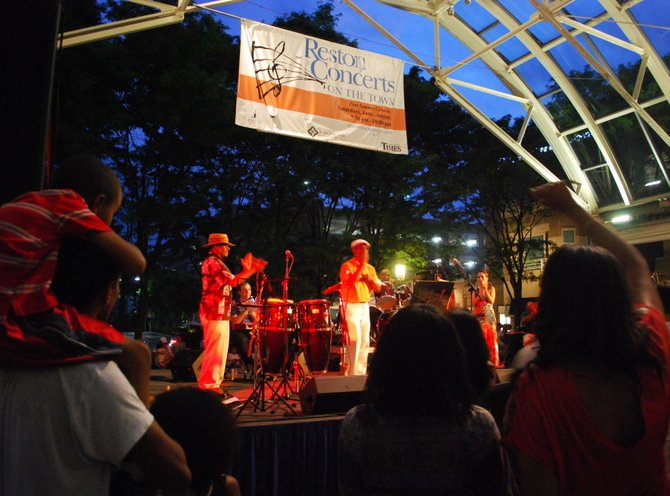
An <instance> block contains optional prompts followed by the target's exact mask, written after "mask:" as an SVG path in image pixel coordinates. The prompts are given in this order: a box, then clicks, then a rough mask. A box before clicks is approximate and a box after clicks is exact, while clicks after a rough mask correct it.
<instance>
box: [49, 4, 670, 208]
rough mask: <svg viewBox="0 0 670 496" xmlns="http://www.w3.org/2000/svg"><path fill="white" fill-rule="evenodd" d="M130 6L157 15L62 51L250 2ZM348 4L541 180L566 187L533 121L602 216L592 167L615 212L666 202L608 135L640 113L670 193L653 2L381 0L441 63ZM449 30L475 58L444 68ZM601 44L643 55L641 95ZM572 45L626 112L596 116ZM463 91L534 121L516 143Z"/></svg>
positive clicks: (110, 27)
mask: <svg viewBox="0 0 670 496" xmlns="http://www.w3.org/2000/svg"><path fill="white" fill-rule="evenodd" d="M125 1H128V2H130V3H134V4H139V5H144V6H147V7H150V8H154V9H156V12H155V13H152V14H148V15H143V16H139V17H135V18H131V19H126V20H122V21H117V22H111V23H104V24H100V25H98V26H92V27H89V28H84V29H79V30H76V31H71V32H67V33H64V34H63V35H62V39H61V43H62V45H61V46H62V47H63V48H68V47H72V46H76V45H80V44H83V43H90V42H93V41H97V40H102V39H106V38H110V37H113V36H119V35H125V34H129V33H134V32H137V31H142V30H147V29H153V28H157V27H162V26H166V25H169V24H175V23H179V22H181V21H183V19H184V16H185V15H186V14H187V13H189V12H194V11H196V10H214V8H215V7H221V6H225V5H228V4H232V3H238V2H240V1H243V0H213V1H209V2H205V3H202V4H191V3H190V1H189V0H177V5H176V6H175V5H169V4H166V3H163V2H159V1H154V0H125ZM342 1H343V2H344V3H345V4H347V5H348V6H349V7H350V8H351V9H352V10H353V11H354V12H356V13H357V14H358V15H360V16H361V17H362V18H363V19H365V20H366V21H367V22H368V23H369V24H370V25H372V26H373V27H374V28H375V29H376V30H377V31H378V32H379V33H380V34H381V35H382V36H383V37H385V38H386V39H388V40H389V41H391V42H392V43H393V44H394V45H395V46H396V47H397V48H398V49H399V50H401V51H402V52H403V53H404V54H405V55H406V56H407V57H408V58H409V59H410V60H411V61H412V62H413V63H415V64H417V65H419V66H421V67H422V68H424V69H425V70H426V71H427V72H428V73H429V74H430V75H431V76H432V77H434V78H435V82H436V85H437V86H438V87H439V88H440V90H442V91H443V92H444V93H445V94H446V95H447V96H449V97H450V98H451V99H452V100H454V101H455V102H456V103H458V104H459V105H460V106H462V107H463V108H464V109H465V110H466V111H467V112H468V113H470V114H471V115H472V116H473V117H474V118H475V119H476V120H477V121H478V122H479V123H480V124H481V125H483V126H484V127H485V128H487V129H488V130H489V131H490V132H492V133H493V134H494V135H495V136H496V137H497V138H498V139H499V140H500V141H501V142H502V143H504V144H505V145H506V146H507V147H509V148H510V149H511V150H512V151H513V152H514V153H516V154H517V155H518V156H519V157H520V158H521V159H522V160H524V161H525V162H526V163H527V164H528V165H529V166H530V167H532V168H533V169H534V170H535V171H536V172H537V173H538V174H540V175H541V176H542V177H543V178H544V179H546V180H548V181H556V180H558V177H557V176H556V175H555V174H554V173H553V172H551V171H550V170H549V169H548V168H547V167H546V166H545V165H544V164H543V163H542V162H541V161H540V160H538V159H537V158H536V157H535V156H534V155H533V153H531V151H530V150H528V149H527V148H526V147H525V146H524V143H523V139H524V136H525V133H526V130H527V128H528V125H529V124H530V122H531V121H532V122H534V124H535V125H536V126H537V128H538V129H539V131H540V132H541V133H542V134H543V136H544V138H545V139H546V141H547V144H548V145H549V146H550V147H551V149H552V150H553V152H554V153H555V154H556V157H557V159H558V161H559V162H560V164H561V166H562V167H563V170H564V171H565V173H566V175H567V177H568V178H569V179H570V180H572V181H574V182H575V183H578V184H580V185H581V187H580V188H579V189H578V191H577V195H578V197H579V199H580V200H581V201H582V203H583V204H584V206H586V207H587V208H589V209H590V210H591V211H592V212H596V211H598V208H599V205H598V195H597V193H596V192H595V190H594V188H593V186H592V184H591V182H590V180H589V178H588V177H587V174H586V172H587V171H589V170H592V169H599V168H600V169H607V170H608V171H609V173H610V174H611V177H612V179H613V181H614V184H615V188H616V191H617V192H618V195H619V196H620V198H621V201H620V202H615V205H610V206H608V207H607V208H606V209H607V210H609V209H612V208H617V207H621V206H628V205H642V204H646V203H650V202H652V201H656V200H657V199H658V195H656V196H649V197H645V198H634V197H633V194H632V193H631V190H630V187H629V184H628V183H627V181H626V178H625V176H624V173H623V172H622V167H621V163H620V159H619V158H618V157H617V156H616V153H615V151H614V149H613V147H612V143H611V139H612V137H611V136H608V135H607V134H606V133H605V131H604V130H603V128H602V127H601V125H602V124H603V123H605V122H609V121H612V120H614V119H617V118H619V117H621V116H624V115H628V114H631V113H634V114H635V116H636V119H637V121H638V123H639V124H640V127H641V129H642V131H643V134H644V138H645V140H646V142H647V144H648V145H649V147H650V148H651V152H652V154H653V157H654V158H655V161H656V163H657V165H658V167H659V169H660V172H659V177H661V180H662V181H663V182H664V183H666V184H667V186H668V187H670V178H668V174H667V171H666V169H665V166H664V164H663V162H662V160H661V153H660V151H659V150H658V146H657V145H656V144H655V143H654V140H653V139H652V133H653V134H655V135H657V136H658V138H660V139H661V140H662V142H663V143H665V144H666V145H668V146H669V147H670V135H668V133H667V132H666V131H665V130H664V129H663V127H662V126H661V125H659V124H658V122H657V121H656V120H655V119H654V118H653V116H652V115H650V114H649V112H648V111H647V109H648V108H649V107H651V106H653V105H657V104H661V103H663V102H669V101H670V71H669V70H668V67H667V65H666V64H665V62H664V61H663V59H662V58H661V56H660V54H659V53H658V51H657V50H656V48H655V47H654V45H653V44H652V43H651V41H650V40H649V39H648V38H647V36H646V34H645V32H644V31H643V29H642V28H641V27H640V26H639V24H637V22H636V21H635V18H634V17H633V16H632V14H631V13H630V8H632V7H633V6H634V5H636V4H638V3H640V2H641V1H643V0H628V1H627V2H623V3H621V4H620V3H619V2H618V1H617V0H597V1H598V3H599V4H600V5H601V6H602V8H603V12H602V13H601V14H600V15H598V16H597V17H594V18H591V19H588V20H586V21H585V22H579V21H578V20H576V19H575V18H574V17H571V16H567V15H565V13H564V11H563V9H564V8H565V7H566V6H569V5H570V4H573V3H579V2H580V0H554V1H552V2H549V0H545V1H544V2H541V1H540V0H528V1H529V2H530V4H531V5H532V7H533V12H532V13H531V14H530V16H529V18H528V19H527V20H526V21H525V22H520V21H519V20H518V19H517V18H516V17H515V16H513V15H512V14H511V13H510V12H509V11H508V10H507V9H506V8H505V7H504V6H503V2H502V0H376V1H377V2H379V3H381V4H384V5H387V6H389V7H394V8H397V9H401V10H404V11H406V12H409V13H411V14H414V15H417V16H421V17H424V18H426V19H428V20H430V22H431V23H432V25H433V27H434V29H433V32H432V33H430V34H428V36H431V37H432V44H433V48H434V60H432V61H431V63H428V62H427V61H425V60H423V59H422V58H421V57H420V56H419V55H418V54H417V53H415V52H413V51H412V50H411V49H410V48H408V47H407V46H406V45H405V44H404V43H403V42H402V41H401V40H400V39H398V38H397V37H396V36H394V35H393V34H392V33H391V32H390V31H389V30H388V29H387V28H385V27H384V26H382V25H381V24H380V23H379V22H377V21H376V20H375V19H373V18H372V17H371V16H370V15H369V14H368V13H366V12H365V11H364V10H363V9H362V8H360V7H359V5H357V3H356V0H342ZM460 1H462V2H463V3H464V4H465V5H466V6H467V5H468V4H470V3H471V2H473V3H474V2H476V3H477V5H478V6H479V7H480V8H483V9H485V10H486V12H488V14H490V15H491V16H492V17H493V18H494V19H496V21H495V22H494V23H493V24H495V25H499V26H502V27H504V28H505V30H506V33H505V34H503V35H502V36H500V37H498V38H497V39H494V40H493V41H486V39H485V38H484V37H483V34H484V32H485V31H487V30H489V29H491V26H488V27H486V28H484V29H482V30H480V31H479V32H477V31H476V30H475V29H474V28H473V27H472V26H470V25H469V24H468V23H467V22H466V21H465V20H463V19H462V18H461V17H459V16H458V15H457V14H455V12H454V8H455V6H456V5H457V4H458V3H459V2H460ZM464 8H465V7H464ZM217 12H218V11H217ZM606 20H611V21H614V22H616V23H617V25H618V26H619V28H620V30H621V32H622V33H623V34H624V35H625V37H626V38H627V39H621V38H619V37H617V36H613V35H611V34H609V33H607V32H605V31H603V30H600V29H598V27H597V26H598V25H599V24H600V23H602V22H604V21H606ZM539 23H546V24H548V25H550V26H551V27H552V28H553V29H554V30H555V31H556V32H558V33H559V36H558V37H556V38H554V39H552V40H549V41H548V42H547V43H540V41H539V40H538V39H537V38H536V37H535V36H533V35H532V33H531V31H530V29H531V28H532V27H533V26H536V25H537V24H539ZM443 31H444V32H447V33H449V34H450V35H451V36H453V37H454V38H455V39H456V40H458V41H459V42H460V43H462V44H463V45H464V46H465V47H467V48H468V49H469V50H470V51H471V54H470V55H469V56H467V57H466V58H464V59H462V60H460V61H459V62H457V63H455V64H452V65H443V63H442V60H441V54H440V36H441V33H442V32H443ZM578 35H581V36H582V38H583V39H585V40H586V41H587V44H588V47H589V49H587V48H586V47H585V46H584V45H583V44H582V43H580V41H579V40H578V39H577V38H576V37H577V36H578ZM511 38H516V39H517V40H518V41H519V42H520V43H521V44H522V45H523V47H524V48H525V50H527V52H528V53H527V54H524V55H523V56H521V57H519V58H517V59H516V60H511V61H510V60H507V59H506V58H505V57H504V56H503V55H502V54H501V53H500V52H499V51H498V50H496V48H497V47H499V46H500V45H502V44H503V43H505V42H506V41H508V40H509V39H511ZM594 38H595V39H598V40H600V41H604V42H606V43H609V44H612V45H614V46H616V47H618V49H623V50H626V51H629V52H633V53H635V54H636V55H638V56H639V57H640V60H641V62H640V67H639V72H638V74H637V79H636V83H635V86H634V88H633V91H632V92H629V91H628V90H627V89H626V88H625V86H624V85H623V84H622V83H621V81H620V80H619V79H618V77H617V75H616V74H615V72H614V70H613V69H612V67H611V66H610V65H609V64H608V62H607V60H606V58H605V57H604V56H603V55H602V53H601V52H600V50H599V49H598V47H597V46H596V44H595V43H593V41H592V40H593V39H594ZM563 43H567V44H568V45H569V46H571V47H572V48H573V49H574V50H575V51H576V52H577V53H579V55H581V56H582V57H583V58H584V60H585V61H586V62H587V63H588V65H589V66H590V67H591V68H592V69H593V70H595V71H596V72H597V73H598V74H599V75H600V76H601V77H602V78H604V79H605V80H606V81H607V82H608V83H609V84H610V85H611V88H612V89H613V90H614V91H616V93H618V95H619V96H620V97H621V98H622V100H623V101H624V102H625V105H626V106H625V108H623V109H621V110H617V111H616V112H613V113H610V114H608V115H605V116H599V117H595V116H594V113H593V111H592V110H591V109H590V108H589V105H588V104H587V102H586V101H585V99H584V97H583V95H581V94H580V92H579V90H578V89H577V87H576V86H575V84H574V83H573V81H571V80H570V78H569V77H568V75H567V74H566V72H565V71H564V70H563V69H562V68H561V67H560V65H559V64H558V63H557V62H556V60H555V59H554V58H553V57H552V56H551V54H550V53H549V51H550V50H551V49H553V48H555V47H557V46H559V45H561V44H563ZM532 59H535V60H536V61H537V62H539V63H540V64H542V66H543V68H544V69H545V70H546V71H547V72H548V73H549V75H550V76H551V77H552V78H553V80H554V81H555V83H556V85H557V90H556V91H562V92H563V93H564V95H565V96H566V97H567V99H568V100H569V102H570V103H571V104H572V105H573V107H574V109H575V110H576V113H577V114H578V116H579V118H580V120H581V121H582V123H581V124H579V125H576V126H574V127H572V128H570V129H564V130H560V129H559V128H558V127H557V125H556V123H555V121H554V119H553V117H552V115H551V113H550V111H549V110H548V109H547V107H545V105H544V104H543V103H542V99H543V98H544V97H545V96H546V95H539V96H538V95H536V94H535V93H534V92H533V90H532V88H531V87H530V85H529V84H528V82H527V81H526V80H525V79H524V78H523V77H522V76H521V75H520V74H519V73H517V72H516V71H515V68H517V67H518V66H520V65H521V64H523V63H525V62H527V61H529V60H532ZM472 61H478V62H479V63H480V64H481V63H483V64H484V65H485V66H486V67H487V68H489V69H490V70H491V72H492V73H493V74H495V75H496V76H497V77H498V79H499V80H500V82H501V83H502V84H503V86H504V88H505V89H506V91H501V90H500V89H496V88H492V87H489V86H486V85H484V84H479V83H473V82H469V81H465V80H462V79H458V78H455V77H453V75H452V74H453V73H454V72H455V71H457V70H458V69H460V68H462V67H464V66H466V65H467V64H469V63H471V62H472ZM647 75H651V76H652V77H653V78H654V79H655V80H656V82H657V83H658V85H659V87H660V89H661V92H662V95H661V96H656V97H654V98H652V99H650V100H648V101H644V102H641V101H639V97H640V91H641V88H642V84H643V81H644V79H645V76H647ZM460 88H467V89H468V90H474V91H476V92H481V93H485V94H487V95H492V96H495V97H498V98H502V99H506V100H511V101H514V102H517V103H519V104H521V105H522V106H523V108H524V109H525V113H526V115H525V119H524V121H523V125H522V127H521V131H520V133H519V135H518V136H515V137H514V136H510V135H509V134H508V133H507V132H506V131H505V130H504V129H502V128H501V127H500V126H498V125H497V124H496V123H495V121H493V119H491V118H490V117H488V116H487V115H486V114H485V113H484V112H483V111H482V110H481V109H480V108H479V107H478V106H477V105H476V103H474V102H473V101H472V100H471V99H469V98H467V97H466V96H465V95H464V94H463V93H462V92H461V91H459V89H460ZM577 132H588V133H589V135H590V137H592V138H593V140H594V141H595V143H596V144H597V146H598V149H599V151H600V154H601V156H602V158H603V162H602V163H601V164H597V165H596V166H594V167H590V168H585V167H583V165H582V164H581V163H580V159H579V157H578V155H577V153H576V152H575V149H574V148H573V146H572V145H571V143H570V141H569V136H570V135H571V134H573V133H577Z"/></svg>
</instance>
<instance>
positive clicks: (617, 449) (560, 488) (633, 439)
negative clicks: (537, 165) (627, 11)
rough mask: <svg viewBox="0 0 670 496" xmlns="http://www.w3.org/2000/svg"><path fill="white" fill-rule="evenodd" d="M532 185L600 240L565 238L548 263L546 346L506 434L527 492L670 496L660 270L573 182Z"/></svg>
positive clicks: (541, 325) (542, 312)
mask: <svg viewBox="0 0 670 496" xmlns="http://www.w3.org/2000/svg"><path fill="white" fill-rule="evenodd" d="M532 194H533V195H534V196H535V197H536V198H537V199H538V200H539V201H541V202H542V203H544V204H545V205H547V206H549V207H552V208H553V209H554V210H556V211H558V212H561V213H563V214H564V215H566V216H567V217H569V218H570V219H571V220H572V221H574V222H575V224H576V226H577V227H578V228H579V230H580V231H581V232H582V233H584V234H586V235H588V236H589V237H590V238H591V240H592V241H593V242H594V243H595V244H596V245H599V246H577V245H566V246H563V247H561V248H559V249H557V250H556V251H555V252H554V253H553V254H552V255H551V256H550V257H549V260H548V261H547V264H546V266H545V270H544V274H543V276H542V281H541V294H540V303H539V308H538V314H537V325H536V332H537V338H538V340H539V344H540V350H539V353H538V357H537V360H536V362H535V363H534V364H533V365H531V366H530V367H529V368H528V369H527V370H526V372H525V373H524V374H523V375H522V376H521V377H520V378H519V381H518V383H517V385H516V388H515V392H514V394H513V396H512V398H511V400H510V403H509V405H508V411H507V421H506V422H507V428H506V435H505V438H504V442H505V444H506V445H507V447H508V448H509V449H510V450H511V452H512V453H513V458H514V460H515V462H516V468H517V476H518V482H519V486H520V489H521V493H522V494H523V495H538V494H542V495H549V496H551V495H576V494H594V495H595V494H607V495H639V494H645V495H668V494H670V483H669V481H668V477H667V475H666V473H665V466H664V458H663V445H664V440H665V436H666V432H667V427H668V420H669V419H670V387H669V383H668V373H667V367H668V359H669V355H668V349H669V348H668V329H667V327H666V325H665V321H664V317H663V313H662V312H663V307H662V304H661V301H660V298H659V296H658V292H657V291H656V287H655V285H654V283H653V281H652V278H651V275H650V272H649V267H648V266H647V263H646V261H645V259H644V258H643V257H642V255H641V254H640V253H639V252H638V251H637V250H636V249H635V248H634V247H633V246H631V245H629V244H628V243H627V242H625V241H624V240H623V239H621V238H620V237H619V236H618V235H617V234H616V233H615V232H614V231H611V230H610V229H608V228H607V227H606V226H605V225H604V224H602V223H601V222H599V221H598V220H596V219H594V218H592V217H591V215H589V214H588V213H587V212H586V211H585V210H583V209H582V208H581V207H580V206H579V205H577V203H576V202H575V201H574V199H573V198H572V196H571V194H570V192H569V190H568V189H567V187H566V186H565V185H564V184H563V183H554V184H548V185H544V186H540V187H538V188H535V189H533V190H532Z"/></svg>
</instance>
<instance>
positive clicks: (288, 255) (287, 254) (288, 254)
mask: <svg viewBox="0 0 670 496" xmlns="http://www.w3.org/2000/svg"><path fill="white" fill-rule="evenodd" d="M284 255H286V256H287V257H289V258H293V253H291V250H286V251H285V252H284Z"/></svg>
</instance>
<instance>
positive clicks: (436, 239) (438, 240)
mask: <svg viewBox="0 0 670 496" xmlns="http://www.w3.org/2000/svg"><path fill="white" fill-rule="evenodd" d="M430 240H431V241H432V242H433V243H435V244H436V245H439V244H440V243H441V242H442V237H441V236H433V237H432V238H431V239H430Z"/></svg>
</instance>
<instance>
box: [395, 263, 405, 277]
mask: <svg viewBox="0 0 670 496" xmlns="http://www.w3.org/2000/svg"><path fill="white" fill-rule="evenodd" d="M406 274H407V267H405V264H401V263H399V264H396V265H395V278H396V279H398V280H399V281H404V280H405V275H406Z"/></svg>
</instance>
